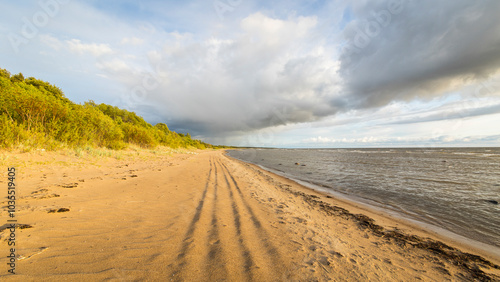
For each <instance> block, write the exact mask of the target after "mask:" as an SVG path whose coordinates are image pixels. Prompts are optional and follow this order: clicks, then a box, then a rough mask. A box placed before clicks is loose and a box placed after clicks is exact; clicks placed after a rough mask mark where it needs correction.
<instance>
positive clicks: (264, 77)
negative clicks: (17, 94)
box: [0, 0, 500, 148]
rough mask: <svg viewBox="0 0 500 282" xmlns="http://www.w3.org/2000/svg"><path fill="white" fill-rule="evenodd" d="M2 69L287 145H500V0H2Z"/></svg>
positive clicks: (174, 123) (222, 139)
mask: <svg viewBox="0 0 500 282" xmlns="http://www.w3.org/2000/svg"><path fill="white" fill-rule="evenodd" d="M0 5H1V9H0V34H1V37H0V50H1V52H0V68H4V69H7V70H9V71H10V72H11V73H12V74H16V73H19V72H22V73H23V74H24V76H25V77H30V76H33V77H36V78H39V79H42V80H45V81H48V82H50V83H52V84H55V85H57V86H58V87H60V88H61V89H62V90H63V92H64V93H65V95H66V97H68V98H69V99H71V100H72V101H74V102H76V103H84V102H85V101H89V100H93V101H95V102H96V103H106V104H111V105H114V106H118V107H120V108H124V109H127V110H130V111H134V112H136V113H137V114H139V115H140V116H143V117H144V118H145V120H146V121H148V122H150V123H151V124H156V123H158V122H164V123H166V124H167V125H168V126H169V128H170V129H172V130H175V131H177V132H181V133H187V132H189V133H190V134H191V135H192V136H193V137H195V138H198V139H202V140H203V141H206V142H209V143H212V144H225V145H235V146H265V147H285V148H305V147H310V148H315V147H320V148H330V147H331V148H345V147H448V146H453V147H455V146H467V147H473V146H500V18H499V17H498V15H499V14H500V1H497V0H491V1H488V0H484V1H480V0H478V1H469V0H442V1H430V0H422V1H417V0H390V1H368V0H356V1H355V0H351V1H333V0H331V1H320V0H303V1H298V0H287V1H284V0H277V1H250V0H208V1H207V0H204V1H194V0H186V1H160V0H143V1H132V0H120V1H118V0H106V1H98V0H87V1H78V0H38V1H6V0H3V1H0Z"/></svg>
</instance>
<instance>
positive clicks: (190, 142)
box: [0, 68, 214, 150]
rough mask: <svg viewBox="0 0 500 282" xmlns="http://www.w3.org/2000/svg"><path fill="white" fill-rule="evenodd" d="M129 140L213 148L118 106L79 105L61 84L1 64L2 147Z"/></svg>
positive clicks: (121, 144)
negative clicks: (148, 121) (29, 75)
mask: <svg viewBox="0 0 500 282" xmlns="http://www.w3.org/2000/svg"><path fill="white" fill-rule="evenodd" d="M129 144H135V145H138V146H141V147H143V148H154V147H156V146H158V145H163V146H168V147H171V148H189V147H193V148H198V149H205V148H214V146H212V145H210V144H207V143H204V142H202V141H200V140H194V139H191V136H190V135H189V134H186V135H184V134H178V133H176V132H174V131H170V130H169V128H168V126H167V125H166V124H164V123H158V124H156V125H155V126H153V125H151V124H149V123H147V122H146V121H145V120H144V119H143V118H142V117H140V116H138V115H136V114H135V113H133V112H129V111H127V110H123V109H119V108H118V107H114V106H110V105H106V104H99V105H98V104H96V103H94V102H93V101H89V102H85V103H84V104H83V105H81V104H75V103H73V102H71V101H70V100H69V99H68V98H66V97H65V96H64V93H63V92H62V90H61V89H60V88H58V87H57V86H54V85H52V84H50V83H48V82H45V81H42V80H39V79H36V78H33V77H29V78H24V76H23V74H21V73H19V74H16V75H11V74H10V72H8V71H7V70H5V69H1V68H0V148H14V147H18V146H24V147H30V148H44V149H48V150H54V149H58V148H63V147H70V148H81V147H89V146H90V147H107V148H110V149H116V150H119V149H124V148H126V147H127V146H128V145H129Z"/></svg>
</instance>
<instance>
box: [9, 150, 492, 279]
mask: <svg viewBox="0 0 500 282" xmlns="http://www.w3.org/2000/svg"><path fill="white" fill-rule="evenodd" d="M1 153H3V152H1ZM1 156H2V165H3V166H6V167H7V166H10V165H16V166H18V167H19V171H20V174H19V182H18V185H19V191H20V194H19V196H20V197H19V199H18V211H17V215H18V219H19V220H18V223H19V224H20V227H21V226H22V227H23V228H22V229H21V228H19V229H18V230H17V231H16V232H17V233H16V240H17V242H18V244H19V245H18V246H16V255H17V257H16V258H17V260H16V271H17V274H16V275H10V274H8V273H7V267H6V265H4V267H3V268H0V279H1V280H5V281H34V280H36V281H51V280H52V281H53V280H54V279H57V280H71V281H75V280H77V281H85V280H89V279H90V280H114V279H118V280H120V279H122V280H139V281H158V280H165V279H167V280H172V281H200V280H207V279H208V280H211V281H215V280H230V281H269V280H273V281H290V280H292V281H294V280H295V281H296V280H300V281H303V280H307V281H310V280H313V281H314V280H320V281H324V280H331V279H334V280H345V281H359V280H378V281H387V280H419V279H420V280H422V279H423V280H443V279H452V280H482V281H488V280H498V279H499V278H500V266H498V264H496V263H495V262H494V261H487V260H485V259H483V258H481V257H479V256H476V255H468V254H466V253H464V252H461V251H459V250H457V249H455V248H450V247H448V246H447V245H444V244H442V243H440V242H437V241H432V240H427V239H422V238H421V237H418V236H413V235H414V234H415V233H413V232H408V233H406V232H402V231H405V230H406V229H404V227H403V225H402V224H400V223H397V222H395V221H392V220H389V219H386V223H387V225H384V222H383V218H382V217H381V216H378V215H376V214H372V213H370V212H369V211H366V210H362V209H361V208H360V207H356V206H354V205H353V206H348V204H347V203H343V202H342V201H341V200H339V199H337V198H335V197H332V196H329V195H326V194H322V193H320V192H317V191H314V190H311V189H310V188H307V187H304V186H302V185H299V184H297V183H295V182H293V181H292V180H290V179H287V178H284V177H282V176H279V175H275V174H272V173H270V172H268V171H265V170H263V169H260V168H258V167H257V166H255V165H252V164H248V163H245V162H242V161H239V160H235V159H232V158H229V157H227V156H225V155H224V152H223V151H210V150H207V151H193V152H183V153H172V152H171V151H168V150H167V151H165V152H161V151H159V152H148V151H130V152H124V153H123V156H122V157H120V158H113V157H106V156H105V157H98V158H96V157H88V158H87V157H86V156H83V157H82V156H80V157H76V156H75V155H74V154H73V155H71V154H68V155H63V154H60V153H54V152H33V153H25V154H17V153H8V152H7V155H3V154H2V155H1ZM4 174H5V173H4ZM4 174H2V177H3V178H2V179H0V186H4V185H6V181H5V179H4V176H5V175H4ZM4 201H5V200H4ZM5 212H6V211H4V210H2V217H3V218H5V217H4V215H5V214H6V213H5ZM372 217H373V219H372ZM408 230H410V231H411V230H413V229H411V228H410V229H408ZM7 231H8V230H2V231H0V236H1V237H2V238H1V240H0V241H1V242H0V244H1V247H0V251H1V253H0V255H1V256H2V257H6V256H7V253H6V251H7V245H6V244H7V241H6V238H7V237H6V236H7V235H8V234H7V233H6V232H7ZM407 234H410V235H407ZM417 235H418V234H417ZM4 254H5V256H4Z"/></svg>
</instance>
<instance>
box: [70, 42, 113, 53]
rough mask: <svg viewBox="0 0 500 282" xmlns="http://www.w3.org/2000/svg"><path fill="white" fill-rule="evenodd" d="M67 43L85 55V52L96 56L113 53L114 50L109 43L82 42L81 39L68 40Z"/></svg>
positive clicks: (73, 50) (72, 49) (74, 50)
mask: <svg viewBox="0 0 500 282" xmlns="http://www.w3.org/2000/svg"><path fill="white" fill-rule="evenodd" d="M66 44H67V46H68V48H69V50H71V51H72V52H74V53H76V54H79V55H83V54H85V53H90V54H92V55H93V56H95V57H100V56H103V55H107V54H112V53H113V50H112V49H111V47H109V45H108V44H97V43H89V44H85V43H82V42H81V41H80V40H79V39H71V40H67V41H66Z"/></svg>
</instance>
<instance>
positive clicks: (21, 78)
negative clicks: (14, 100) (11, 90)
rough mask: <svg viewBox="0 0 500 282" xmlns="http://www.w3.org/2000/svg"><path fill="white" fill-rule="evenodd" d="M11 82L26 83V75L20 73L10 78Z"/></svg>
mask: <svg viewBox="0 0 500 282" xmlns="http://www.w3.org/2000/svg"><path fill="white" fill-rule="evenodd" d="M10 81H12V82H14V83H15V82H23V81H24V75H23V74H22V73H18V74H15V75H13V76H12V77H11V78H10Z"/></svg>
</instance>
